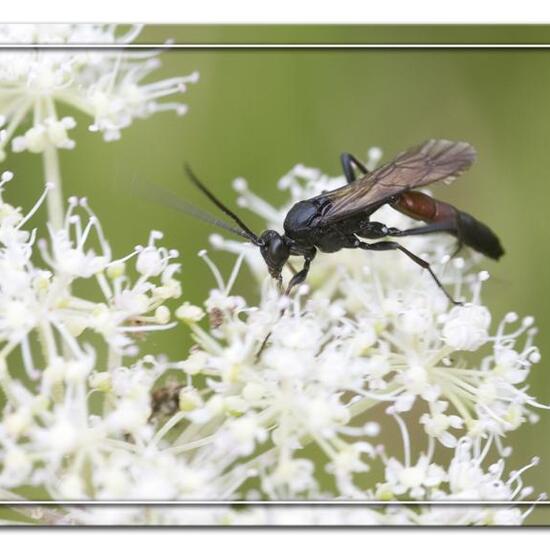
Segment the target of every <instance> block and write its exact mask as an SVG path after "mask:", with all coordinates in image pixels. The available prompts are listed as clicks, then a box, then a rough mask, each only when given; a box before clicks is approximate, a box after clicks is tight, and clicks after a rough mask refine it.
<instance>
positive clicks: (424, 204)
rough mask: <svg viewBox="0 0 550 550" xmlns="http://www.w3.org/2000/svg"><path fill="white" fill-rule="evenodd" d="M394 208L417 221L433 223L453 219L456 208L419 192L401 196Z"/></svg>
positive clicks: (408, 192)
mask: <svg viewBox="0 0 550 550" xmlns="http://www.w3.org/2000/svg"><path fill="white" fill-rule="evenodd" d="M392 206H393V207H394V208H395V209H396V210H399V212H402V213H403V214H405V215H406V216H409V217H410V218H413V219H415V220H421V221H423V222H427V223H432V222H437V221H441V220H445V219H448V218H449V217H453V216H454V215H455V214H456V208H454V206H451V205H450V204H447V203H446V202H442V201H438V200H436V199H434V198H432V197H430V196H428V195H425V194H424V193H420V192H419V191H407V192H406V193H403V194H402V195H399V196H398V197H397V199H396V201H395V202H394V203H392Z"/></svg>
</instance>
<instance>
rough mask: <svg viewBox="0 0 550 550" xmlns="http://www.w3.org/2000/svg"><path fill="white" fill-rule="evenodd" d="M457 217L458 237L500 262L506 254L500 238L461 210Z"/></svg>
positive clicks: (457, 212)
mask: <svg viewBox="0 0 550 550" xmlns="http://www.w3.org/2000/svg"><path fill="white" fill-rule="evenodd" d="M456 215H457V218H458V237H459V238H461V239H462V241H463V242H464V243H465V244H467V245H468V246H470V247H471V248H473V249H474V250H477V251H478V252H481V253H482V254H484V255H485V256H488V257H489V258H492V259H493V260H498V259H499V258H500V257H501V256H502V255H503V254H504V248H502V245H501V244H500V240H499V238H498V237H497V236H496V235H495V234H494V233H493V231H491V229H489V228H488V227H487V226H486V225H485V224H484V223H482V222H480V221H479V220H476V219H475V218H474V217H473V216H470V214H467V213H466V212H462V211H461V210H457V211H456Z"/></svg>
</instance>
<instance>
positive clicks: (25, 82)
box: [0, 24, 198, 161]
mask: <svg viewBox="0 0 550 550" xmlns="http://www.w3.org/2000/svg"><path fill="white" fill-rule="evenodd" d="M140 30H141V26H139V25H134V26H133V27H131V29H130V30H129V31H127V32H126V33H125V34H123V33H121V32H120V31H119V30H118V29H117V27H116V25H82V24H75V25H42V24H41V25H17V24H5V25H0V42H1V43H3V44H10V43H16V44H29V45H30V44H56V45H69V44H72V43H80V44H82V43H92V44H114V45H119V46H123V45H125V44H129V43H131V42H132V41H133V40H134V39H135V38H136V37H137V35H138V34H139V32H140ZM157 55H158V54H157V52H155V51H152V52H147V53H145V54H144V53H143V52H140V53H135V52H131V51H124V50H122V49H114V50H111V51H110V50H83V49H72V50H71V49H70V48H64V49H60V50H55V51H48V52H44V51H41V50H32V49H29V50H5V51H3V52H2V53H1V54H0V91H1V98H2V99H0V161H1V160H3V159H4V157H5V155H6V145H7V143H8V142H9V141H10V140H11V141H12V149H13V150H14V151H15V152H20V151H25V150H27V151H30V152H33V153H42V152H44V151H45V149H46V148H47V147H48V146H50V145H51V146H54V147H56V148H63V149H72V148H73V147H74V145H75V143H74V141H73V140H72V139H70V138H69V136H68V130H71V129H72V128H74V127H75V124H76V122H75V120H74V119H73V118H72V117H68V116H66V117H61V118H60V117H59V116H58V115H57V112H56V104H58V103H63V104H66V105H69V106H71V107H73V108H76V109H78V110H79V111H82V112H83V113H85V114H86V115H88V116H89V117H91V118H92V123H91V124H90V130H92V131H96V132H101V133H102V134H103V137H104V138H105V140H106V141H111V140H113V139H118V138H119V137H120V132H121V130H122V129H124V128H127V127H128V126H130V124H131V123H132V122H133V120H134V119H136V118H146V117H148V116H150V115H152V114H154V113H156V112H159V111H173V112H175V113H177V114H178V115H182V114H185V112H186V111H187V106H186V105H185V104H183V103H180V102H163V101H161V100H162V99H163V98H165V97H167V96H170V95H174V94H178V93H182V92H184V91H185V90H186V85H187V84H189V83H194V82H196V81H197V80H198V73H193V74H192V75H190V76H188V77H175V78H168V79H165V80H161V81H157V82H149V83H146V84H145V83H143V80H145V79H146V78H147V77H148V76H149V75H150V74H151V73H152V72H153V71H154V70H156V69H157V68H158V67H159V61H158V59H157ZM28 113H32V115H33V122H32V125H31V126H30V127H29V128H28V129H26V130H25V131H24V132H23V133H22V134H20V135H17V136H16V135H15V132H16V131H17V130H18V129H19V130H20V128H21V126H23V124H24V122H23V121H24V120H25V119H26V118H27V114H28ZM2 127H3V129H2Z"/></svg>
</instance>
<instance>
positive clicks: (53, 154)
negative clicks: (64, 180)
mask: <svg viewBox="0 0 550 550" xmlns="http://www.w3.org/2000/svg"><path fill="white" fill-rule="evenodd" d="M42 165H43V167H44V175H45V177H46V181H47V182H51V183H53V184H55V187H54V188H53V189H51V190H50V191H49V192H48V199H47V200H48V221H49V222H50V224H51V225H52V228H53V229H54V230H58V229H61V227H62V226H63V216H64V213H63V191H62V188H61V171H60V169H59V153H58V151H57V148H56V147H55V146H54V145H47V146H46V149H45V150H44V153H43V154H42Z"/></svg>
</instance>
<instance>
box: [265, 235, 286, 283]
mask: <svg viewBox="0 0 550 550" xmlns="http://www.w3.org/2000/svg"><path fill="white" fill-rule="evenodd" d="M260 242H261V243H262V244H261V245H260V250H261V252H262V256H263V258H264V260H265V263H266V264H267V268H268V269H269V273H270V275H271V276H272V277H274V278H276V279H277V278H279V276H280V274H281V271H282V269H283V267H284V265H285V263H286V261H287V260H288V257H289V256H290V249H289V248H288V245H287V243H286V242H285V240H284V239H283V237H282V236H281V235H279V233H277V231H273V230H272V229H269V230H267V231H264V232H263V233H262V234H261V235H260Z"/></svg>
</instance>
